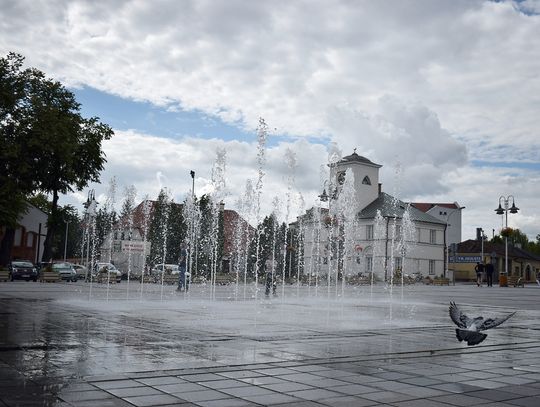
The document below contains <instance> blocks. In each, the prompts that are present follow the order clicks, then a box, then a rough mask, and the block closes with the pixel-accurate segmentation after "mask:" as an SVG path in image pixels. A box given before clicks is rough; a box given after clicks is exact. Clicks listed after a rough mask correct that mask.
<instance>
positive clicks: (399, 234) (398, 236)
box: [395, 225, 401, 239]
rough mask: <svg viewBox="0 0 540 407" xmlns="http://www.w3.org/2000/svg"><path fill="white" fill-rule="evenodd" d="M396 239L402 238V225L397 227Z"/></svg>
mask: <svg viewBox="0 0 540 407" xmlns="http://www.w3.org/2000/svg"><path fill="white" fill-rule="evenodd" d="M395 237H396V238H398V239H399V238H400V237H401V225H396V236H395Z"/></svg>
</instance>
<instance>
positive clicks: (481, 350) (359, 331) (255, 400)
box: [0, 282, 540, 407]
mask: <svg viewBox="0 0 540 407" xmlns="http://www.w3.org/2000/svg"><path fill="white" fill-rule="evenodd" d="M534 288H536V289H534ZM130 290H131V291H130V292H128V287H127V285H126V284H125V282H123V283H122V284H119V285H113V286H110V287H109V290H108V292H107V290H106V288H105V287H103V286H95V285H94V286H93V287H92V292H90V287H89V285H88V284H84V283H76V284H71V283H61V284H39V283H26V282H15V283H1V284H0V307H1V308H0V310H1V311H0V313H1V314H2V318H1V319H0V367H1V369H0V406H2V407H3V406H10V407H11V406H37V405H45V406H48V405H50V406H77V407H82V406H222V407H225V406H253V405H281V406H321V405H322V406H378V405H387V406H395V407H398V406H411V407H412V406H447V407H448V406H473V405H482V406H490V407H495V406H497V407H504V406H516V405H518V406H538V405H540V330H539V328H540V322H538V321H540V320H539V318H538V317H539V315H540V301H538V299H539V297H538V296H539V295H540V291H539V290H538V289H537V287H526V288H525V289H522V288H519V289H516V288H498V287H493V288H487V287H485V288H483V289H479V288H478V287H476V286H474V287H473V286H455V287H431V286H429V287H428V286H423V285H422V286H410V287H404V289H403V291H401V289H400V288H396V287H394V289H393V290H392V292H391V293H390V292H389V290H385V289H384V288H383V287H374V288H373V290H372V289H371V288H370V287H356V288H347V290H346V292H345V296H344V297H341V292H340V291H339V290H338V291H337V294H338V296H339V297H338V298H335V294H336V290H335V287H331V290H328V289H327V287H319V288H318V289H317V290H316V291H315V289H314V288H313V287H311V288H308V287H295V286H290V287H286V289H285V290H284V291H283V293H284V294H285V295H281V294H282V292H281V291H280V289H279V288H278V294H279V297H278V298H271V299H265V298H264V295H260V293H258V294H257V299H254V298H251V295H255V294H254V293H252V292H251V289H250V288H248V290H247V292H246V299H245V300H244V292H243V290H242V289H240V290H238V291H236V292H235V291H234V290H233V289H232V288H231V287H230V286H227V287H217V289H216V291H215V292H213V291H212V290H210V289H209V288H208V287H204V286H196V285H194V286H193V287H192V289H191V291H190V293H189V294H187V295H184V294H177V293H174V287H172V286H165V287H159V286H150V285H149V286H148V287H146V288H145V290H146V291H144V292H143V293H142V295H141V293H140V286H139V285H137V284H134V283H132V284H131V286H130ZM128 296H129V300H128V299H127V298H128ZM211 298H215V300H211ZM390 298H392V301H390ZM450 300H455V301H456V302H457V303H458V304H460V305H461V306H462V307H463V309H464V310H465V311H470V314H471V316H476V313H475V311H477V312H481V313H482V314H483V315H486V316H493V315H503V314H505V313H507V312H511V311H513V310H518V313H517V314H516V315H515V316H514V317H513V318H511V319H510V320H509V321H507V322H506V323H505V324H503V325H501V326H500V327H498V328H496V329H493V330H490V331H488V332H487V333H488V337H487V339H486V340H485V341H484V342H483V343H482V344H481V345H479V346H476V347H467V346H466V345H463V344H462V343H459V342H457V340H456V339H455V334H454V327H453V326H452V324H451V322H450V320H449V318H448V311H447V310H448V303H449V301H450ZM2 403H3V404H2Z"/></svg>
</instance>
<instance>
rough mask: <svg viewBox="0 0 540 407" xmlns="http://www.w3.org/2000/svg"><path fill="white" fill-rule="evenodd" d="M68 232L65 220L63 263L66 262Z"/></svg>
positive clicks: (67, 223)
mask: <svg viewBox="0 0 540 407" xmlns="http://www.w3.org/2000/svg"><path fill="white" fill-rule="evenodd" d="M68 230H69V220H66V236H65V238H64V262H65V261H66V253H67V241H68Z"/></svg>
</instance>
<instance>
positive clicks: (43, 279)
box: [39, 271, 61, 283]
mask: <svg viewBox="0 0 540 407" xmlns="http://www.w3.org/2000/svg"><path fill="white" fill-rule="evenodd" d="M60 280H61V278H60V273H58V272H56V271H42V272H41V273H40V274H39V282H40V283H56V282H58V281H60Z"/></svg>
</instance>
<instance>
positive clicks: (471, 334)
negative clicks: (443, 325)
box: [449, 301, 515, 346]
mask: <svg viewBox="0 0 540 407" xmlns="http://www.w3.org/2000/svg"><path fill="white" fill-rule="evenodd" d="M449 313H450V318H452V321H454V324H456V325H457V326H458V328H456V338H458V340H459V341H460V342H461V341H466V342H467V345H469V346H473V345H478V344H479V343H480V342H482V341H483V340H484V339H486V337H487V335H486V334H483V333H480V331H485V330H486V329H490V328H495V327H496V326H499V325H500V324H502V323H503V322H504V321H506V320H507V319H508V318H510V317H511V316H513V315H514V314H515V312H512V313H511V314H508V315H507V316H505V317H502V318H488V319H484V317H476V318H469V317H468V316H467V315H465V314H464V313H463V312H461V310H460V309H459V307H458V306H457V305H456V303H455V302H453V301H452V302H450V308H449Z"/></svg>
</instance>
